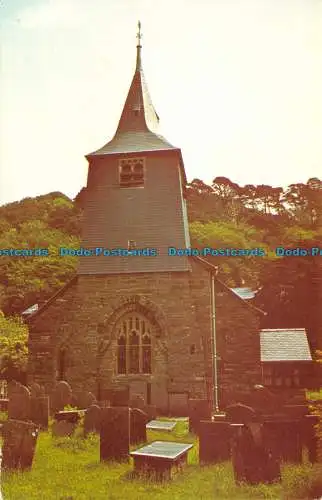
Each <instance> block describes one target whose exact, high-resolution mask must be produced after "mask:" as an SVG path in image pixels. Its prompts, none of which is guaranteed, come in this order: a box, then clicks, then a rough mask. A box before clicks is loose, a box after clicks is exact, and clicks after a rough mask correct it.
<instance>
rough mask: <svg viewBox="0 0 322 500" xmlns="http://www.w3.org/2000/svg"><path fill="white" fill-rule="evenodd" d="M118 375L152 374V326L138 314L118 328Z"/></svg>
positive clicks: (133, 314)
mask: <svg viewBox="0 0 322 500" xmlns="http://www.w3.org/2000/svg"><path fill="white" fill-rule="evenodd" d="M117 373H118V374H120V375H125V374H131V373H151V325H150V323H149V321H147V320H146V319H145V318H144V317H143V316H141V315H138V314H136V313H131V314H127V315H126V316H123V318H122V319H121V320H120V322H119V324H118V326H117Z"/></svg>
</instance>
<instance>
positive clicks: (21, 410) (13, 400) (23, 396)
mask: <svg viewBox="0 0 322 500" xmlns="http://www.w3.org/2000/svg"><path fill="white" fill-rule="evenodd" d="M8 395H9V402H8V418H9V419H15V420H28V419H29V418H30V391H29V389H27V387H25V386H24V385H22V384H20V383H18V382H11V383H10V384H9V388H8Z"/></svg>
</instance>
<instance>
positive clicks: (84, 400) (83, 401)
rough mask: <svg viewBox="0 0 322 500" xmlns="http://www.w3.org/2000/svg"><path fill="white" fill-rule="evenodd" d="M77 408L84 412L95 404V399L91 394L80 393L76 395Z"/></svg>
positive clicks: (87, 392)
mask: <svg viewBox="0 0 322 500" xmlns="http://www.w3.org/2000/svg"><path fill="white" fill-rule="evenodd" d="M76 400H77V407H78V408H81V409H84V410H86V409H87V408H89V407H90V406H91V405H93V404H96V403H97V401H96V398H95V396H94V394H93V393H92V392H89V391H82V392H78V393H76Z"/></svg>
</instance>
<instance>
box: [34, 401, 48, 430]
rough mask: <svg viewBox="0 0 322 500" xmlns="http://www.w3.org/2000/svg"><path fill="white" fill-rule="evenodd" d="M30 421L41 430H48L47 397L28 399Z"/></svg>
mask: <svg viewBox="0 0 322 500" xmlns="http://www.w3.org/2000/svg"><path fill="white" fill-rule="evenodd" d="M30 419H31V420H32V421H33V422H34V423H35V424H37V425H38V426H39V427H40V428H41V429H48V420H49V396H38V397H31V398H30Z"/></svg>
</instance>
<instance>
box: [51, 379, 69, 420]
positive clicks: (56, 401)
mask: <svg viewBox="0 0 322 500" xmlns="http://www.w3.org/2000/svg"><path fill="white" fill-rule="evenodd" d="M71 402H72V389H71V387H70V385H69V384H68V383H67V382H65V381H64V380H61V381H60V382H58V384H57V385H56V387H55V389H54V391H53V392H52V394H51V398H50V407H51V411H52V412H53V413H55V412H57V411H61V410H63V409H64V407H65V406H67V405H70V404H71Z"/></svg>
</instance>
